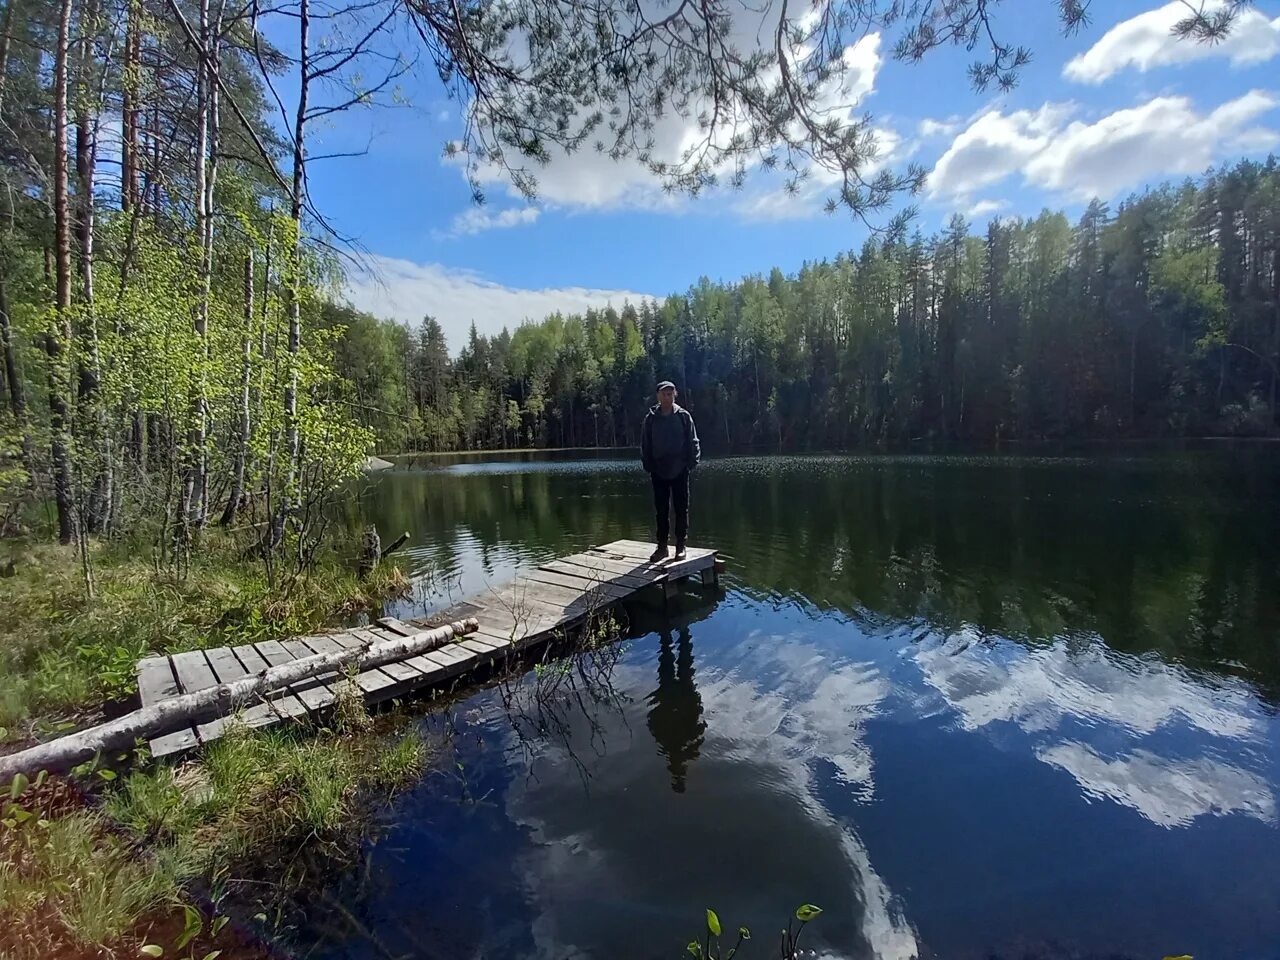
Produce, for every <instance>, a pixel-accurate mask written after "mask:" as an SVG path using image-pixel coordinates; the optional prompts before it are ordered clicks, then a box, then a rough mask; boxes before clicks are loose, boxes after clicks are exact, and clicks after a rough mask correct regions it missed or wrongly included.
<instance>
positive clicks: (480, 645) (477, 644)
mask: <svg viewBox="0 0 1280 960" xmlns="http://www.w3.org/2000/svg"><path fill="white" fill-rule="evenodd" d="M458 646H460V647H465V648H466V649H467V650H470V651H471V652H472V653H474V654H475V655H476V657H478V658H479V659H480V660H481V661H486V662H487V661H489V660H492V659H493V658H494V656H495V655H496V653H497V651H495V650H494V649H493V647H491V646H490V645H489V644H487V643H484V642H483V641H480V640H473V639H471V638H470V637H468V638H467V639H465V640H460V641H458Z"/></svg>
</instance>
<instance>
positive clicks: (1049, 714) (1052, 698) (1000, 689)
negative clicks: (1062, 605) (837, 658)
mask: <svg viewBox="0 0 1280 960" xmlns="http://www.w3.org/2000/svg"><path fill="white" fill-rule="evenodd" d="M916 662H917V663H918V664H919V665H920V668H921V670H922V671H923V672H924V680H925V683H927V684H928V685H929V686H931V687H933V688H934V689H935V690H937V691H938V692H939V693H941V694H942V696H943V698H944V699H945V700H946V701H947V703H948V704H949V705H950V706H951V707H952V708H953V709H955V710H956V711H957V713H958V714H959V718H960V722H961V725H962V726H963V727H964V728H965V729H966V730H977V729H979V728H981V727H984V726H986V725H988V724H990V723H994V722H996V721H1006V722H1010V723H1015V724H1017V725H1018V726H1019V727H1021V728H1022V729H1023V730H1025V731H1027V732H1028V733H1035V732H1041V731H1051V730H1055V729H1057V728H1058V727H1059V726H1060V725H1061V724H1062V723H1063V722H1064V721H1065V720H1068V719H1071V720H1080V721H1084V722H1087V723H1092V724H1104V725H1106V726H1108V727H1111V728H1115V729H1117V730H1122V731H1128V732H1130V733H1131V734H1134V735H1141V736H1145V735H1147V734H1150V733H1153V732H1155V731H1156V730H1158V729H1160V728H1161V727H1162V726H1164V725H1166V724H1181V725H1186V726H1188V727H1191V728H1194V729H1195V730H1198V731H1200V732H1202V733H1205V734H1208V735H1211V736H1216V737H1223V738H1229V739H1232V740H1252V739H1256V738H1257V736H1258V734H1259V733H1260V732H1261V730H1262V723H1261V721H1260V719H1259V717H1258V715H1257V703H1256V699H1255V697H1254V695H1253V692H1252V690H1251V689H1250V688H1249V687H1248V685H1246V684H1244V683H1237V682H1234V681H1224V682H1223V683H1222V684H1221V685H1220V686H1216V687H1209V686H1207V685H1206V684H1205V683H1204V682H1203V681H1202V680H1200V679H1198V678H1196V677H1194V676H1192V675H1189V674H1187V673H1186V672H1185V671H1183V670H1181V669H1180V668H1178V667H1174V666H1170V665H1168V664H1165V663H1163V662H1161V661H1159V660H1154V659H1150V660H1149V659H1142V658H1138V657H1130V656H1126V655H1123V654H1119V653H1116V652H1114V651H1112V650H1110V649H1109V648H1107V647H1106V646H1105V645H1103V644H1102V643H1101V642H1098V643H1095V644H1090V645H1088V646H1083V647H1081V646H1079V645H1078V644H1077V645H1074V646H1073V647H1069V646H1068V645H1067V644H1066V643H1065V642H1061V641H1060V642H1057V643H1054V644H1052V645H1050V646H1047V647H1032V648H1027V647H1020V646H1017V645H1014V644H1001V645H999V646H998V647H991V646H989V645H987V644H984V643H981V642H976V641H974V640H973V639H972V638H969V637H967V636H965V635H963V634H962V635H958V636H956V637H954V638H952V639H950V640H948V641H947V642H946V643H943V644H940V645H939V646H936V647H933V648H929V647H922V648H921V649H920V650H919V651H918V652H917V654H916Z"/></svg>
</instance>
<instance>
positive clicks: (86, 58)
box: [75, 0, 115, 533]
mask: <svg viewBox="0 0 1280 960" xmlns="http://www.w3.org/2000/svg"><path fill="white" fill-rule="evenodd" d="M99 8H100V0H88V2H87V4H86V5H85V7H84V10H83V12H82V13H81V17H80V32H81V34H82V36H81V38H80V63H79V65H78V67H77V70H76V74H77V76H76V111H75V112H76V191H77V197H76V199H77V217H76V230H77V238H76V239H77V240H78V241H79V254H80V296H81V300H82V301H83V303H84V306H85V318H84V326H83V328H82V332H83V340H84V355H85V360H84V366H83V367H82V368H81V371H80V402H81V405H82V406H83V408H84V411H85V413H86V414H87V416H86V417H85V419H86V420H87V421H88V423H89V424H91V425H92V426H91V427H90V428H89V429H90V431H91V433H92V436H91V437H89V442H88V444H87V446H88V447H89V448H90V449H92V450H93V451H94V452H95V453H96V454H97V455H98V457H100V458H101V462H100V463H93V464H91V465H90V467H91V469H92V470H93V484H92V488H91V490H90V493H89V499H88V503H87V509H86V511H85V517H84V522H85V525H86V530H87V532H90V533H101V532H103V531H104V530H105V529H106V528H107V526H108V524H109V523H110V519H111V504H112V501H113V499H114V496H115V491H114V482H115V479H114V473H113V470H112V457H113V452H112V449H111V448H112V444H111V436H110V432H109V431H108V430H107V420H106V411H105V410H104V409H103V408H102V404H101V397H100V392H101V387H102V354H101V351H100V349H99V345H98V323H97V316H96V314H95V311H94V291H93V266H94V264H93V260H94V249H93V240H94V237H93V230H94V199H93V189H94V179H95V174H96V171H97V165H98V144H97V139H98V137H97V118H96V117H95V116H92V115H91V112H90V108H91V106H94V105H95V103H96V101H97V98H96V96H95V94H94V91H93V89H92V88H93V86H94V84H93V76H92V75H93V66H94V64H95V62H96V56H95V51H94V42H93V41H94V37H95V36H96V35H97V31H98V11H99Z"/></svg>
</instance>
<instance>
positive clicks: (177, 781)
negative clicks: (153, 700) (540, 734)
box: [105, 717, 427, 872]
mask: <svg viewBox="0 0 1280 960" xmlns="http://www.w3.org/2000/svg"><path fill="white" fill-rule="evenodd" d="M402 724H403V721H402V720H400V719H398V718H395V717H390V718H387V719H385V720H383V721H381V722H380V723H361V724H357V725H355V726H356V727H358V729H355V730H351V731H349V732H346V733H337V734H334V735H330V736H321V737H308V736H305V735H304V734H299V733H296V732H289V731H271V732H250V731H247V730H244V729H234V728H233V730H232V731H231V732H230V733H229V734H228V735H227V736H225V737H223V738H221V739H219V740H218V741H216V742H215V743H213V744H211V745H210V746H209V748H208V749H207V750H206V752H205V754H204V756H203V758H202V762H201V763H200V764H198V765H196V766H194V767H188V768H183V770H182V772H181V773H180V774H179V773H175V771H174V770H173V768H171V767H168V766H159V767H156V768H155V769H154V770H151V771H135V772H133V773H131V774H129V775H128V776H127V777H125V778H124V779H123V780H122V781H121V783H120V784H119V786H118V787H117V788H116V789H114V790H113V791H112V792H110V793H109V794H108V797H107V801H106V805H105V808H106V811H107V813H108V814H109V815H110V816H111V817H112V819H113V820H115V821H116V822H118V823H120V824H121V825H122V826H124V827H126V828H127V829H129V830H130V831H132V832H133V833H134V834H135V835H137V836H140V837H141V836H147V837H160V838H173V839H175V840H176V839H177V838H184V837H185V838H192V840H191V844H192V854H193V856H195V857H196V858H197V862H198V863H199V865H200V867H201V869H203V870H204V871H206V872H208V871H216V870H218V869H222V868H227V867H230V866H232V865H235V864H237V863H239V862H241V861H242V860H243V859H244V858H245V857H247V856H253V857H257V858H261V857H263V856H265V855H266V853H267V851H268V848H271V847H276V848H280V849H281V850H282V851H283V853H288V848H287V844H288V843H289V842H290V841H291V840H302V839H304V838H306V837H308V836H314V835H319V836H321V837H333V836H336V835H339V834H342V833H343V832H345V831H346V830H348V829H349V828H351V827H352V826H353V825H358V824H359V822H360V820H361V815H360V813H359V808H358V805H357V800H358V798H359V796H360V794H361V793H362V791H366V790H377V791H390V790H395V789H398V788H400V787H403V786H405V785H406V784H408V783H410V782H413V781H414V780H416V778H417V777H418V776H419V775H420V774H421V772H422V769H423V765H424V764H425V763H426V759H427V747H426V744H425V743H424V742H423V740H422V738H421V737H420V736H418V735H417V734H416V733H415V732H414V731H411V730H410V731H404V730H401V729H399V728H400V727H401V726H402Z"/></svg>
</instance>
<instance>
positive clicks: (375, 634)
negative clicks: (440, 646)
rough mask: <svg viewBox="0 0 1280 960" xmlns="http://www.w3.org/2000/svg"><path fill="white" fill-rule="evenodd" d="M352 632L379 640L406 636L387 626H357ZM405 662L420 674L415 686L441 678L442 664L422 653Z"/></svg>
mask: <svg viewBox="0 0 1280 960" xmlns="http://www.w3.org/2000/svg"><path fill="white" fill-rule="evenodd" d="M351 632H352V633H353V634H356V635H357V636H368V637H371V638H372V639H374V640H378V641H380V640H395V639H397V638H399V637H402V636H404V635H403V634H400V633H395V632H393V631H391V630H389V629H387V628H386V627H357V628H356V629H354V630H352V631H351ZM403 662H404V663H406V664H408V665H409V666H410V667H412V668H413V669H415V670H417V671H418V672H419V674H420V677H419V679H418V680H416V681H415V682H414V684H413V686H415V687H416V686H419V685H421V684H429V683H433V682H435V681H436V680H438V679H440V677H439V676H437V674H438V673H439V671H440V665H439V664H438V663H435V662H433V661H431V660H428V659H426V658H425V657H424V656H422V655H421V654H419V655H418V656H416V657H410V658H409V659H408V660H405V661H403ZM383 669H386V668H385V667H384V668H383Z"/></svg>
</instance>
